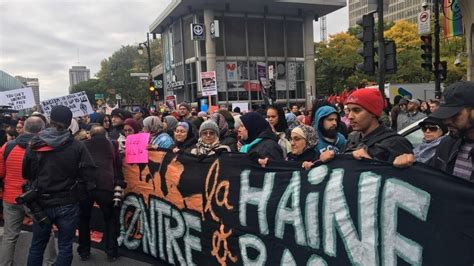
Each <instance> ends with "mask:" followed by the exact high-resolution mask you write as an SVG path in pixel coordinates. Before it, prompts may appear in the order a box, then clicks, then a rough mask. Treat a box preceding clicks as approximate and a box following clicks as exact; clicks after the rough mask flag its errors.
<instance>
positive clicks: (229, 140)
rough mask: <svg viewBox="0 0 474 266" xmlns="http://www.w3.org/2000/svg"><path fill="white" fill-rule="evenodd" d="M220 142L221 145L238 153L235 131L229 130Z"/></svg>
mask: <svg viewBox="0 0 474 266" xmlns="http://www.w3.org/2000/svg"><path fill="white" fill-rule="evenodd" d="M219 142H220V143H221V145H226V146H229V148H230V151H234V152H236V151H237V133H236V132H235V131H233V130H228V131H227V132H226V133H225V134H224V136H222V137H221V139H220V141H219Z"/></svg>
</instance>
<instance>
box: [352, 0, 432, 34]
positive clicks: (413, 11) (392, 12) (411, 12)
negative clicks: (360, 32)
mask: <svg viewBox="0 0 474 266" xmlns="http://www.w3.org/2000/svg"><path fill="white" fill-rule="evenodd" d="M368 2H377V1H374V0H349V27H354V26H356V25H357V24H356V22H357V20H358V19H359V18H362V16H363V15H365V14H367V13H368V12H369V8H368ZM384 2H385V3H387V2H388V10H386V11H385V12H384V20H385V22H389V21H393V22H395V21H398V20H407V21H409V22H412V23H416V22H417V16H418V13H419V12H420V11H421V10H422V7H421V5H422V4H423V3H425V2H426V3H428V5H429V6H432V3H433V0H385V1H384ZM375 17H377V16H375Z"/></svg>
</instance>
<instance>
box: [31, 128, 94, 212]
mask: <svg viewBox="0 0 474 266" xmlns="http://www.w3.org/2000/svg"><path fill="white" fill-rule="evenodd" d="M95 167H96V166H95V164H94V162H93V160H92V158H91V156H90V154H89V152H88V151H87V149H86V147H85V146H84V144H83V143H82V142H79V141H76V140H74V138H73V137H72V135H71V133H70V132H69V130H64V131H58V130H56V129H55V128H48V129H45V130H43V131H41V132H40V133H39V134H38V135H37V136H35V137H33V138H32V139H31V144H30V147H29V148H28V150H27V152H26V154H25V159H24V161H23V177H24V178H25V179H28V180H30V184H31V185H32V186H33V187H34V188H36V189H38V192H39V194H40V197H39V202H40V204H42V205H43V206H58V205H67V204H71V203H75V202H77V201H78V200H80V199H81V196H86V195H87V194H86V190H92V189H93V188H94V187H95V180H94V176H93V171H94V169H95Z"/></svg>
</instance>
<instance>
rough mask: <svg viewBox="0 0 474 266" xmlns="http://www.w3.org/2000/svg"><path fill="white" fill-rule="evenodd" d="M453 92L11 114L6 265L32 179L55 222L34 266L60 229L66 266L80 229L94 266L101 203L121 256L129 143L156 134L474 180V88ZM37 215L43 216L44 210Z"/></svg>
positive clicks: (189, 142)
mask: <svg viewBox="0 0 474 266" xmlns="http://www.w3.org/2000/svg"><path fill="white" fill-rule="evenodd" d="M443 96H444V97H443V101H442V102H440V101H438V100H433V101H430V102H423V101H420V100H417V99H409V98H403V97H400V96H397V97H396V98H395V102H394V103H393V105H392V106H388V105H387V104H386V101H385V100H384V99H383V97H382V95H381V93H380V91H379V90H376V89H358V90H355V91H353V92H352V93H351V94H350V95H349V96H348V98H347V99H346V100H345V102H344V103H338V104H335V105H334V104H332V103H330V102H328V101H327V100H324V99H321V100H317V101H315V102H314V104H313V106H312V108H311V109H309V110H307V109H305V108H304V107H300V106H297V105H293V106H291V107H290V108H286V107H282V106H280V105H277V104H274V105H270V106H268V107H266V108H256V109H255V110H252V111H250V112H246V113H241V112H240V109H238V108H235V109H234V110H229V109H227V108H225V107H222V108H220V109H219V110H217V111H215V112H214V113H205V112H198V111H197V110H196V107H192V106H191V105H190V104H189V103H186V102H184V103H181V104H180V105H179V106H178V108H177V110H162V112H154V113H149V112H148V111H147V110H146V109H144V108H140V109H139V110H135V111H134V112H130V111H127V110H125V109H115V110H113V111H112V112H111V114H105V113H101V112H96V113H93V114H90V115H88V116H85V117H80V118H72V113H71V111H70V110H69V109H68V108H66V107H64V106H57V107H55V108H53V110H52V113H51V115H50V117H46V116H44V115H42V114H40V113H34V114H33V115H32V116H30V117H29V118H27V119H16V118H15V117H11V118H9V121H8V122H6V123H5V124H4V128H3V131H2V132H3V135H0V138H1V140H0V141H1V142H2V143H1V144H2V148H1V150H0V154H1V155H2V157H1V160H0V177H1V178H2V180H3V184H4V187H3V191H4V192H3V218H4V220H5V233H4V236H3V241H2V245H1V250H0V252H1V254H0V255H1V257H0V258H1V265H11V264H12V262H13V260H14V258H13V254H14V250H15V243H16V240H17V239H18V234H19V232H20V228H21V221H22V217H23V216H24V215H25V211H24V208H23V206H21V205H20V204H18V203H17V202H16V201H15V199H16V198H18V197H19V196H20V195H23V193H24V192H25V191H24V190H22V185H23V184H25V183H28V184H29V185H30V186H32V187H34V189H36V191H38V194H39V195H37V196H38V202H39V203H40V205H41V206H42V207H43V208H44V211H45V214H44V216H45V217H46V220H47V221H46V222H45V221H42V222H41V223H40V221H37V219H33V221H34V222H33V239H32V245H31V248H30V251H29V255H28V264H29V265H39V264H41V263H40V262H41V261H42V260H43V253H44V251H45V249H46V245H47V244H48V242H51V241H49V239H50V236H51V229H52V227H51V225H52V224H56V225H57V227H58V230H59V232H60V233H59V236H58V249H59V253H58V255H57V258H56V265H70V264H71V261H72V257H73V254H72V253H73V252H72V241H73V237H74V232H75V230H76V228H78V229H79V247H78V249H77V252H78V254H79V255H80V257H81V259H82V260H88V259H89V257H90V234H89V230H90V224H89V220H90V218H91V217H90V216H91V208H92V205H93V203H94V202H97V203H98V204H99V206H100V208H101V210H102V213H103V216H104V220H105V224H106V228H105V232H104V238H105V240H104V244H105V252H106V254H107V256H108V258H109V259H110V260H112V261H114V260H115V259H117V257H118V245H117V237H118V228H119V227H118V213H117V206H119V204H120V195H121V194H120V193H121V191H123V189H124V188H125V187H126V183H125V182H124V178H123V175H122V173H121V165H122V159H123V156H124V152H125V149H126V145H125V143H126V139H127V137H128V136H130V135H132V134H136V133H140V132H146V133H149V134H150V139H149V145H148V149H150V150H153V149H170V150H172V151H173V152H175V153H180V152H184V153H190V154H194V155H196V156H211V155H213V154H220V153H222V152H240V153H247V154H249V158H250V160H255V162H258V163H259V164H260V166H261V167H267V165H268V163H269V161H270V162H272V161H284V160H287V161H296V162H301V167H302V168H304V169H310V168H311V167H314V166H315V165H317V164H321V163H325V162H328V161H330V160H337V156H336V155H337V154H351V155H352V156H353V157H354V158H355V159H357V160H361V159H364V158H365V159H374V160H379V161H385V162H388V163H391V164H393V165H394V166H396V167H408V166H410V165H412V164H413V163H415V162H419V163H425V164H427V165H430V166H432V167H435V168H436V169H439V170H440V171H443V172H446V173H449V174H452V175H454V176H457V177H459V178H462V179H465V180H468V181H470V182H474V176H473V174H472V169H473V158H474V157H473V156H472V155H473V153H474V148H473V147H474V109H473V106H474V83H473V82H458V83H455V84H453V85H451V86H449V87H448V88H446V90H445V91H444V95H443ZM424 118H425V119H424ZM423 119H424V120H423ZM420 121H421V122H420ZM414 123H417V124H418V123H419V126H420V128H421V130H422V132H423V135H424V138H423V142H422V143H421V144H419V145H417V146H415V147H413V146H412V144H411V143H410V142H409V141H408V139H406V138H405V137H403V136H401V135H399V134H397V131H399V130H401V129H403V128H405V127H407V126H410V125H412V124H414ZM40 179H41V180H40ZM26 180H28V181H26ZM30 189H31V188H30ZM70 191H73V192H74V193H71V192H70ZM32 216H33V218H38V217H35V214H34V213H33V214H32ZM36 216H38V215H37V214H36ZM53 249H54V248H53ZM44 258H45V260H46V259H50V258H49V257H48V256H45V257H44ZM38 263H39V264H38Z"/></svg>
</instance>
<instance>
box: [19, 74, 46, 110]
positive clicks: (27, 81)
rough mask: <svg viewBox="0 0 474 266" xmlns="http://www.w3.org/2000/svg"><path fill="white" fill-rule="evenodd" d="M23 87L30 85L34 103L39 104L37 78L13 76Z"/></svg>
mask: <svg viewBox="0 0 474 266" xmlns="http://www.w3.org/2000/svg"><path fill="white" fill-rule="evenodd" d="M15 78H16V79H18V80H19V81H20V82H21V83H22V84H23V85H24V86H25V87H30V88H31V89H32V90H33V95H34V97H35V104H36V105H39V104H40V90H39V80H38V79H37V78H25V77H22V76H15Z"/></svg>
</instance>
